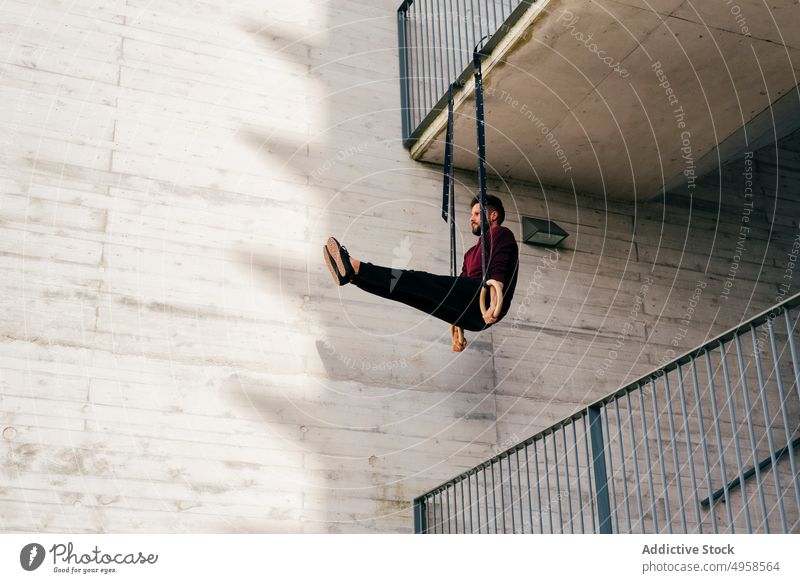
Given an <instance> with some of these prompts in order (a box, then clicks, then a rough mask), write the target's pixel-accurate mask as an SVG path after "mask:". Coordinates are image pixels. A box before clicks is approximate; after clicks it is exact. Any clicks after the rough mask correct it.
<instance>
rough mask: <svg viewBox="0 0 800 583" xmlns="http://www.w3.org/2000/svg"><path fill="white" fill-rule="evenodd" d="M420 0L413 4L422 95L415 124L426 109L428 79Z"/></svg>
mask: <svg viewBox="0 0 800 583" xmlns="http://www.w3.org/2000/svg"><path fill="white" fill-rule="evenodd" d="M422 1H423V0H419V1H418V2H415V3H414V5H415V6H416V7H417V23H419V27H418V28H416V29H415V31H416V32H417V33H418V34H417V53H418V55H417V57H418V63H419V64H418V69H419V73H420V75H419V87H420V95H421V97H422V107H421V108H420V110H419V120H418V121H417V125H418V124H419V123H421V122H422V118H423V117H424V116H425V112H426V111H428V79H427V76H428V75H427V67H426V65H427V63H426V61H427V52H426V51H427V49H426V48H425V47H426V44H425V43H426V41H425V38H426V37H427V35H426V34H425V16H424V12H423V10H422Z"/></svg>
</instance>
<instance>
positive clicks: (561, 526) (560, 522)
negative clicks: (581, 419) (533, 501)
mask: <svg viewBox="0 0 800 583" xmlns="http://www.w3.org/2000/svg"><path fill="white" fill-rule="evenodd" d="M550 435H551V436H552V437H553V470H554V472H555V475H556V500H557V501H558V529H559V532H561V534H564V514H563V512H562V511H561V477H560V476H559V471H558V447H557V445H558V435H557V434H556V432H555V431H553V433H551V434H550Z"/></svg>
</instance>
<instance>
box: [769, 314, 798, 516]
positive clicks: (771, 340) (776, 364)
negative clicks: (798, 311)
mask: <svg viewBox="0 0 800 583" xmlns="http://www.w3.org/2000/svg"><path fill="white" fill-rule="evenodd" d="M767 329H768V330H769V343H770V347H771V348H772V363H773V370H774V371H775V382H776V383H777V385H778V398H779V399H780V404H781V417H782V418H783V431H784V433H785V434H786V447H787V448H789V449H790V450H791V447H792V433H793V432H794V427H792V426H791V425H789V416H788V413H787V412H786V400H787V398H788V396H787V395H786V392H785V391H784V388H783V378H782V377H781V370H780V363H779V356H778V348H777V344H776V340H775V324H774V323H773V321H772V319H771V318H770V319H769V320H767ZM787 331H788V333H789V335H790V336H791V334H792V331H791V330H787ZM788 457H789V467H790V468H791V470H792V483H793V484H794V498H795V504H796V508H797V509H798V511H800V478H799V477H798V474H797V464H796V463H795V461H794V458H795V454H794V452H791V451H790V453H789V456H788Z"/></svg>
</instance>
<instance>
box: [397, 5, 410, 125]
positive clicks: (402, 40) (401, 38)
mask: <svg viewBox="0 0 800 583" xmlns="http://www.w3.org/2000/svg"><path fill="white" fill-rule="evenodd" d="M406 10H407V8H406ZM406 22H407V19H406V12H405V11H401V10H398V11H397V37H398V38H397V40H398V44H399V45H400V46H399V48H398V52H397V54H398V57H399V67H400V119H401V127H402V134H403V140H406V139H408V135H409V133H410V130H409V126H410V125H411V124H410V123H409V117H408V116H409V111H410V110H409V102H408V78H409V74H408V73H409V71H408V63H407V60H408V55H407V54H406V52H407V48H406V45H407V44H408V43H407V39H406Z"/></svg>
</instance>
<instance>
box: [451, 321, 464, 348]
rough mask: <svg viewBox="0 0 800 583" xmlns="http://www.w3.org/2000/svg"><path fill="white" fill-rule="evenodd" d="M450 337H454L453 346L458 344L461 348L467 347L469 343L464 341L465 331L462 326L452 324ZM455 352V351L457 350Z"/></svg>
mask: <svg viewBox="0 0 800 583" xmlns="http://www.w3.org/2000/svg"><path fill="white" fill-rule="evenodd" d="M450 336H452V337H453V346H455V345H456V343H457V344H458V345H459V346H465V345H466V343H467V341H466V340H465V339H464V329H463V328H462V327H460V326H456V325H455V324H450ZM453 350H454V351H455V348H454V349H453Z"/></svg>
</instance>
